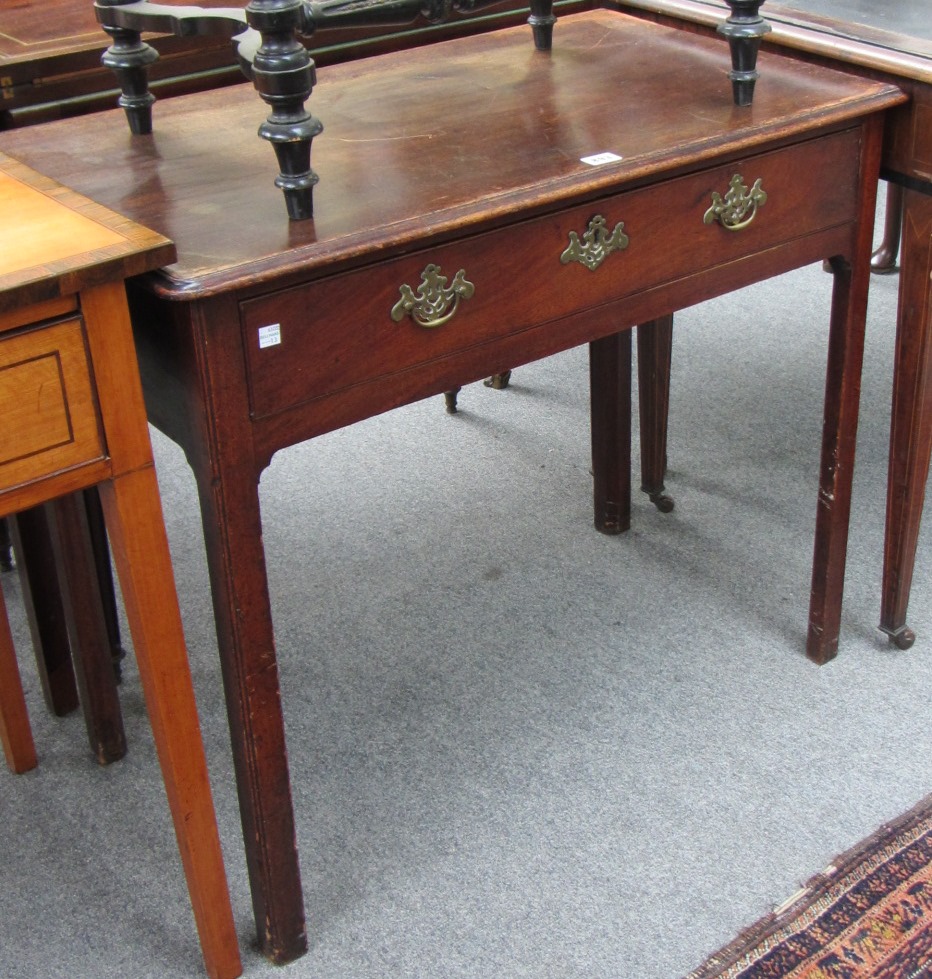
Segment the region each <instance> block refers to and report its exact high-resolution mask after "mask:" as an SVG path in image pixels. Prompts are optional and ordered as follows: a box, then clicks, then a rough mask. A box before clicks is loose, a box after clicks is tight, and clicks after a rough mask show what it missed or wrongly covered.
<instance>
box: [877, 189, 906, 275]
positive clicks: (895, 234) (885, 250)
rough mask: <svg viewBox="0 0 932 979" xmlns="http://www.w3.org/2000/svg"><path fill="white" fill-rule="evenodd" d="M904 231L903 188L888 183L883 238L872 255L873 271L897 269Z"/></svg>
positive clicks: (885, 272)
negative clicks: (897, 258)
mask: <svg viewBox="0 0 932 979" xmlns="http://www.w3.org/2000/svg"><path fill="white" fill-rule="evenodd" d="M902 233H903V188H902V187H900V186H899V185H898V184H893V183H888V184H887V204H886V208H885V210H884V221H883V240H882V241H881V242H880V244H879V245H878V246H877V250H876V251H875V252H874V254H873V255H871V271H872V272H876V273H877V274H878V275H886V274H888V273H890V272H895V271H896V257H897V255H898V254H899V251H900V236H901V235H902Z"/></svg>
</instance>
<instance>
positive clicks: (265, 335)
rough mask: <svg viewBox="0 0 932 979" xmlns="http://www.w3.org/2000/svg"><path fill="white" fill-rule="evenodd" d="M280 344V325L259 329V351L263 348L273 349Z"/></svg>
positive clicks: (273, 324)
mask: <svg viewBox="0 0 932 979" xmlns="http://www.w3.org/2000/svg"><path fill="white" fill-rule="evenodd" d="M281 342H282V325H281V323H272V324H271V326H260V327H259V349H260V350H262V349H263V348H264V347H275V346H277V345H278V344H280V343H281Z"/></svg>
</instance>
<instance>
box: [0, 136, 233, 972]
mask: <svg viewBox="0 0 932 979" xmlns="http://www.w3.org/2000/svg"><path fill="white" fill-rule="evenodd" d="M174 256H175V249H174V246H173V245H172V243H171V242H170V241H168V240H167V239H166V238H164V237H163V236H162V235H160V234H156V233H154V232H151V231H148V230H147V229H145V228H141V227H139V226H138V225H134V224H132V223H131V222H130V221H127V220H126V219H125V218H122V217H120V216H119V215H116V214H114V213H112V212H109V211H107V210H105V209H104V208H102V207H100V206H99V205H98V204H95V203H93V202H92V201H89V200H87V199H85V198H82V197H80V196H79V195H77V194H75V193H74V192H72V191H70V190H67V189H65V188H63V187H61V186H59V185H58V184H56V183H54V182H53V181H51V180H49V179H47V178H45V177H43V176H40V175H39V174H37V173H35V172H34V171H32V170H30V169H28V168H27V167H25V166H23V165H22V164H20V163H18V162H16V161H15V160H12V159H10V158H9V157H7V156H5V155H3V154H0V417H2V426H0V516H7V515H9V514H12V513H15V512H17V511H19V510H22V509H25V508H28V507H33V506H36V505H37V504H39V503H42V502H45V501H53V500H58V504H57V505H58V506H60V507H66V508H70V511H69V510H67V509H66V510H65V511H59V513H60V514H61V515H62V516H63V519H67V517H68V513H69V512H72V513H73V512H74V511H75V510H76V511H77V512H78V514H80V513H81V508H80V507H79V506H77V505H76V504H75V503H74V500H75V497H74V492H75V491H76V490H79V489H83V488H85V487H89V486H94V485H99V487H100V491H101V497H102V501H103V506H104V511H105V515H106V521H107V529H108V531H109V533H110V539H111V543H112V547H113V553H114V563H115V565H116V569H117V572H118V574H119V579H120V585H121V587H122V590H123V596H124V601H125V604H126V613H127V619H128V621H129V627H130V631H131V634H132V638H133V643H134V647H135V652H136V659H137V662H138V665H139V675H140V679H141V681H142V687H143V693H144V696H145V700H146V706H147V708H148V712H149V718H150V721H151V724H152V730H153V734H154V737H155V745H156V750H157V753H158V758H159V763H160V765H161V768H162V775H163V778H164V781H165V789H166V793H167V795H168V803H169V807H170V809H171V814H172V819H173V821H174V826H175V834H176V836H177V839H178V847H179V850H180V853H181V859H182V863H183V865H184V870H185V875H186V877H187V881H188V890H189V893H190V897H191V903H192V906H193V910H194V917H195V922H196V925H197V929H198V933H199V935H200V939H201V947H202V951H203V956H204V962H205V965H206V968H207V972H208V974H209V975H210V976H212V977H217V979H233V977H235V976H238V975H239V974H240V971H241V967H240V958H239V948H238V943H237V938H236V931H235V928H234V923H233V915H232V910H231V907H230V898H229V894H228V891H227V883H226V874H225V871H224V866H223V858H222V853H221V850H220V840H219V836H218V833H217V825H216V819H215V816H214V808H213V801H212V799H211V792H210V785H209V782H208V776H207V763H206V759H205V756H204V750H203V745H202V742H201V734H200V727H199V723H198V718H197V711H196V707H195V702H194V690H193V687H192V683H191V674H190V670H189V666H188V659H187V652H186V649H185V643H184V635H183V632H182V625H181V616H180V612H179V609H178V602H177V598H176V595H175V586H174V577H173V574H172V567H171V558H170V555H169V551H168V540H167V538H166V536H165V527H164V524H163V521H162V510H161V502H160V499H159V492H158V483H157V481H156V475H155V469H154V466H153V461H152V449H151V446H150V443H149V432H148V426H147V421H146V414H145V405H144V403H143V396H142V388H141V385H140V380H139V371H138V367H137V363H136V357H135V350H134V348H133V340H132V330H131V327H130V322H129V312H128V309H127V305H126V295H125V289H124V280H125V279H126V278H127V277H129V276H133V275H139V274H141V273H143V272H146V271H148V270H150V269H152V268H155V267H158V266H160V265H163V264H164V263H166V262H171V261H172V260H173V258H174ZM84 529H85V531H86V525H85V528H84ZM63 536H67V535H63ZM0 735H2V742H3V748H4V753H5V755H6V758H7V762H8V765H9V767H10V768H11V769H12V770H13V771H15V772H22V771H26V770H27V769H29V768H32V767H34V766H35V764H36V753H35V747H34V744H33V741H32V736H31V732H30V729H29V721H28V717H27V714H26V705H25V701H24V699H23V693H22V687H21V684H20V680H19V673H18V669H17V664H16V656H15V652H14V650H13V641H12V636H11V635H10V629H9V624H8V621H7V618H6V610H5V606H4V605H3V603H2V601H0Z"/></svg>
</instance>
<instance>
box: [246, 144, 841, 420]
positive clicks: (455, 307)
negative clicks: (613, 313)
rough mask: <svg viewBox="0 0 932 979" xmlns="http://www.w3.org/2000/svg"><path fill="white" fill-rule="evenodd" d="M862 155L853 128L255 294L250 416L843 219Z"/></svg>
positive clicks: (249, 324)
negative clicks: (735, 204) (733, 208)
mask: <svg viewBox="0 0 932 979" xmlns="http://www.w3.org/2000/svg"><path fill="white" fill-rule="evenodd" d="M858 160H859V132H858V131H857V130H849V131H846V132H843V133H839V134H834V135H831V136H826V137H822V138H819V139H816V140H812V141H809V142H807V143H803V144H801V145H798V146H792V147H788V148H784V149H781V150H775V151H773V152H770V153H764V154H760V155H757V156H754V157H750V158H748V159H746V160H742V161H740V162H739V163H737V164H729V165H726V166H718V167H713V168H710V169H709V170H706V171H703V172H701V173H698V174H692V175H690V176H687V177H681V178H677V179H673V180H668V181H665V182H663V183H660V184H656V185H653V186H649V187H645V188H642V189H639V190H633V191H628V192H625V193H622V194H618V195H616V196H612V197H607V198H605V199H604V200H602V201H596V202H594V203H592V204H588V205H585V206H577V207H575V208H571V209H568V210H566V211H563V212H560V213H557V214H554V215H549V216H547V217H542V218H536V219H533V220H528V221H524V222H519V223H516V224H514V225H511V226H509V227H506V228H502V229H498V230H496V231H493V232H488V233H486V234H480V235H474V236H472V237H470V238H467V239H465V240H463V241H460V242H455V243H451V244H447V245H443V246H439V247H436V248H432V249H425V250H423V251H419V252H415V253H412V254H411V255H409V256H405V257H402V258H397V259H393V260H391V261H387V262H383V263H379V264H376V265H372V266H368V267H366V268H363V269H356V270H353V271H352V272H348V273H345V274H342V275H336V276H333V277H331V278H329V279H322V280H320V281H318V282H315V283H311V284H308V285H306V286H301V287H297V288H293V289H289V290H283V291H281V292H278V293H275V294H272V295H269V296H263V297H261V298H258V299H252V300H248V301H245V302H243V303H242V304H241V316H242V323H243V328H244V331H245V344H246V350H247V361H248V372H249V383H250V397H251V409H252V412H253V415H254V417H262V416H266V415H270V414H273V413H275V412H277V411H281V410H284V409H287V408H289V407H291V406H294V405H297V404H301V403H303V402H306V401H309V400H312V399H314V398H316V397H321V396H324V395H328V394H333V393H335V392H337V391H340V390H342V389H344V388H348V387H352V386H353V385H355V384H358V383H361V382H364V381H366V380H369V379H371V378H374V377H379V376H385V375H388V374H392V373H395V372H398V371H403V370H408V369H410V368H412V367H415V366H417V365H419V364H426V363H428V362H430V361H432V360H435V359H438V358H442V357H447V356H449V355H451V354H455V353H456V352H457V351H461V350H465V349H467V348H469V347H473V346H475V345H478V344H484V343H488V342H490V341H492V340H495V339H496V338H500V337H503V336H507V335H509V334H513V333H518V332H521V331H522V330H526V329H528V328H530V327H532V326H536V325H539V324H541V323H545V322H548V321H551V320H556V319H559V318H561V317H565V316H568V315H570V314H573V313H579V312H584V311H585V310H587V309H593V308H595V307H597V306H600V305H603V304H606V303H613V302H618V301H620V300H623V299H624V298H625V297H626V296H630V295H632V294H633V293H636V292H642V291H646V290H647V289H651V288H655V287H657V286H662V285H663V284H664V283H668V282H672V281H675V280H677V279H681V278H684V277H687V276H690V275H694V274H696V273H699V272H703V271H706V270H710V269H714V268H716V267H719V266H722V265H726V264H728V263H729V262H733V261H736V260H738V259H741V258H744V257H746V256H749V255H753V254H756V253H759V252H764V251H768V250H770V249H773V248H775V247H777V246H779V245H782V244H786V243H788V242H792V241H794V240H796V239H800V238H803V237H805V236H806V235H809V234H813V233H815V232H818V231H822V230H824V229H827V228H833V227H837V226H839V225H845V224H847V223H849V222H851V221H852V220H853V219H854V217H855V210H856V196H857V195H856V191H857V182H858V181H857V178H858ZM733 181H734V185H735V186H734V189H733V194H735V195H736V196H737V199H738V201H739V202H740V201H743V205H744V207H745V209H746V210H745V211H744V213H738V214H735V215H731V219H732V221H733V223H736V224H737V225H739V227H738V228H737V229H735V230H732V229H729V228H726V227H725V226H723V224H722V223H720V220H719V219H718V217H717V216H716V215H717V213H718V212H720V211H726V212H727V205H728V203H729V202H730V201H731V200H732V198H730V197H729V191H730V190H731V189H732V183H733ZM761 192H762V193H761ZM738 211H739V212H740V211H741V208H740V207H739V208H738ZM728 218H729V215H728V214H727V213H726V214H725V218H724V220H726V221H727V220H728ZM574 242H575V244H574ZM405 287H406V288H405ZM422 298H423V299H424V300H425V301H424V302H421V300H422ZM429 307H430V308H429ZM418 320H421V321H426V322H427V323H428V325H426V326H425V325H421V324H420V323H419V322H418ZM622 325H624V324H622Z"/></svg>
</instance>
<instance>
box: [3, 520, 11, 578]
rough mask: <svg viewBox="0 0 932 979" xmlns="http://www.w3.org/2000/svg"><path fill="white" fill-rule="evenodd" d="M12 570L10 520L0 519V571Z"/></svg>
mask: <svg viewBox="0 0 932 979" xmlns="http://www.w3.org/2000/svg"><path fill="white" fill-rule="evenodd" d="M12 570H13V541H12V540H11V538H10V518H9V517H0V571H12Z"/></svg>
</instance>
